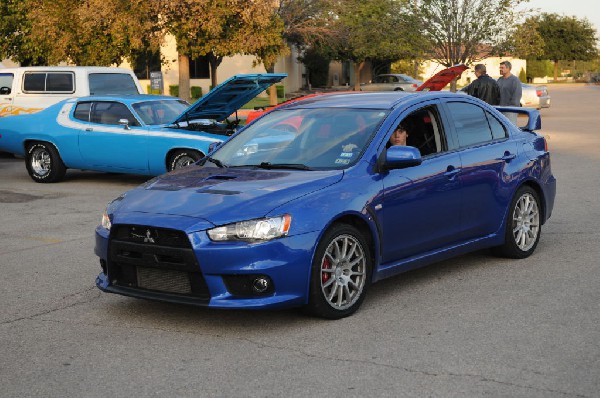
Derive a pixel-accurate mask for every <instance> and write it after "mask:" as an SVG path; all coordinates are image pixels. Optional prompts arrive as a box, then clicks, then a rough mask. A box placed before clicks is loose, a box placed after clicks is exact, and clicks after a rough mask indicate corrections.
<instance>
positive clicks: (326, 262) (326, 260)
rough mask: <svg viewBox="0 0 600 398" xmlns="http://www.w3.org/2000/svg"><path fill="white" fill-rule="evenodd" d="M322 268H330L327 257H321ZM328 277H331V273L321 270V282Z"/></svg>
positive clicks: (325, 280)
mask: <svg viewBox="0 0 600 398" xmlns="http://www.w3.org/2000/svg"><path fill="white" fill-rule="evenodd" d="M322 268H323V269H331V263H330V262H329V259H328V258H327V257H325V258H324V259H323V266H322ZM329 278H331V273H329V272H321V282H323V283H325V282H327V281H328V280H329Z"/></svg>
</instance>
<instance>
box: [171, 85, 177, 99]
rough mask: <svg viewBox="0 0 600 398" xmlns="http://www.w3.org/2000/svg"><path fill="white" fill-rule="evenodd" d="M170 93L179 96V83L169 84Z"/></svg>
mask: <svg viewBox="0 0 600 398" xmlns="http://www.w3.org/2000/svg"><path fill="white" fill-rule="evenodd" d="M169 95H171V96H173V97H179V85H174V86H169Z"/></svg>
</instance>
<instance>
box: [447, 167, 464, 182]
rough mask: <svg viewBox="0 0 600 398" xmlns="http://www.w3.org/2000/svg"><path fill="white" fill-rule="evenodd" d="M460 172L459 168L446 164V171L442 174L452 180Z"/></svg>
mask: <svg viewBox="0 0 600 398" xmlns="http://www.w3.org/2000/svg"><path fill="white" fill-rule="evenodd" d="M459 172H460V168H456V167H454V166H452V165H450V166H448V168H447V169H446V172H445V173H444V175H445V176H446V177H447V178H448V179H449V180H453V179H454V178H455V177H456V175H457V174H458V173H459Z"/></svg>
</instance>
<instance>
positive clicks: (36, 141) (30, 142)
mask: <svg viewBox="0 0 600 398" xmlns="http://www.w3.org/2000/svg"><path fill="white" fill-rule="evenodd" d="M34 144H48V145H52V146H53V147H54V149H56V152H58V154H59V155H60V151H59V150H58V147H57V146H56V145H55V144H54V143H53V142H50V141H44V140H34V139H29V140H25V141H23V151H24V152H25V153H27V148H29V147H30V146H31V145H34Z"/></svg>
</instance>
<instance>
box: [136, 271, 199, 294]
mask: <svg viewBox="0 0 600 398" xmlns="http://www.w3.org/2000/svg"><path fill="white" fill-rule="evenodd" d="M137 285H138V287H139V288H142V289H148V290H157V291H161V292H169V293H179V294H191V293H192V285H191V284H190V278H189V274H188V273H187V272H181V271H171V270H163V269H157V268H148V267H137Z"/></svg>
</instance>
